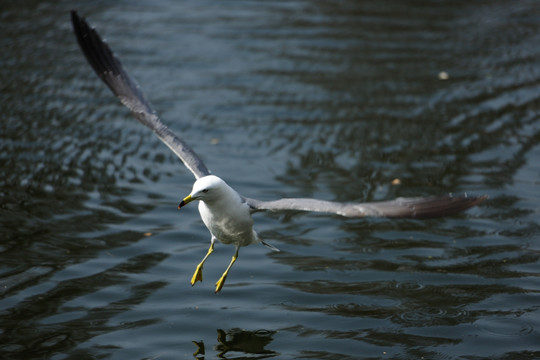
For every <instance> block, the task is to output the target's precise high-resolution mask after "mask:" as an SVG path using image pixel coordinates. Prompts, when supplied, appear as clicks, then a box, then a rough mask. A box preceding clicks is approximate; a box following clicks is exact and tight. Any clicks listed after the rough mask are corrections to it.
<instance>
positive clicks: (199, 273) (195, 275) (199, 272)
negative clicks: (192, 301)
mask: <svg viewBox="0 0 540 360" xmlns="http://www.w3.org/2000/svg"><path fill="white" fill-rule="evenodd" d="M202 268H203V264H202V263H201V264H199V265H197V268H196V269H195V272H194V273H193V276H192V277H191V286H193V285H195V283H196V282H197V281H201V282H202Z"/></svg>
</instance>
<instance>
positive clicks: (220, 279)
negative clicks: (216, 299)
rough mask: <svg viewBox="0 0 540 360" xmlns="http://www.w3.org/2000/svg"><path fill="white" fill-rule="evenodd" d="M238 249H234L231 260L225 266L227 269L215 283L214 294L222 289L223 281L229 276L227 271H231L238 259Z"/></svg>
mask: <svg viewBox="0 0 540 360" xmlns="http://www.w3.org/2000/svg"><path fill="white" fill-rule="evenodd" d="M238 249H240V247H239V246H237V247H236V251H235V252H234V255H233V257H232V259H231V263H230V264H229V266H227V269H226V270H225V272H224V273H223V275H221V277H220V278H219V280H218V282H217V283H216V294H217V293H218V292H220V291H221V289H222V288H223V285H225V280H226V279H227V275H229V270H231V266H233V264H234V263H235V261H236V259H237V258H238Z"/></svg>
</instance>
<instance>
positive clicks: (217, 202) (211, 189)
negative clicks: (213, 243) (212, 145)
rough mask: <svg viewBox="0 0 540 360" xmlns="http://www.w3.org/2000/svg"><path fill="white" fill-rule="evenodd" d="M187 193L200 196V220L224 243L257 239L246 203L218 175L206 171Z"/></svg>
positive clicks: (243, 242)
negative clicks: (206, 174)
mask: <svg viewBox="0 0 540 360" xmlns="http://www.w3.org/2000/svg"><path fill="white" fill-rule="evenodd" d="M205 190H206V192H203V191H205ZM190 196H191V198H192V199H193V198H195V199H196V200H200V201H199V213H200V214H201V219H202V221H203V222H204V224H205V225H206V227H207V228H208V230H209V231H210V233H211V234H212V235H213V236H214V237H215V238H216V239H217V240H219V241H220V242H222V243H223V244H233V245H236V246H248V245H250V244H254V243H257V242H260V240H259V237H258V235H257V233H256V232H255V231H254V230H253V218H252V217H251V211H250V208H249V206H248V204H247V203H246V202H245V201H244V199H243V198H242V197H241V196H240V195H239V194H238V193H237V192H236V191H235V190H234V189H233V188H231V187H230V186H229V185H227V183H226V182H225V181H223V180H222V179H220V178H219V177H217V176H215V175H208V176H205V177H202V178H200V179H198V180H197V181H196V182H195V184H194V185H193V191H192V192H191V194H190Z"/></svg>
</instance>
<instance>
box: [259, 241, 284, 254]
mask: <svg viewBox="0 0 540 360" xmlns="http://www.w3.org/2000/svg"><path fill="white" fill-rule="evenodd" d="M261 244H263V245H264V246H266V247H269V248H270V249H271V250H272V251H277V252H279V251H280V250H279V249H278V248H277V247H275V246H272V245H270V244H269V243H267V242H266V241H264V240H261Z"/></svg>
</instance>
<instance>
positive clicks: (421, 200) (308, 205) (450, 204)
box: [245, 194, 487, 219]
mask: <svg viewBox="0 0 540 360" xmlns="http://www.w3.org/2000/svg"><path fill="white" fill-rule="evenodd" d="M486 199H487V196H485V195H484V196H478V197H476V196H473V197H469V196H467V195H466V194H464V195H461V196H452V195H447V196H431V197H414V198H403V197H400V198H397V199H394V200H390V201H379V202H370V203H353V202H350V203H340V202H334V201H325V200H317V199H302V198H299V199H294V198H290V199H287V198H286V199H280V200H275V201H260V200H255V199H250V198H245V201H246V203H247V204H248V205H249V206H250V207H251V209H252V210H253V211H254V212H255V211H261V210H269V211H284V210H296V211H314V212H323V213H334V214H338V215H341V216H345V217H384V218H415V219H426V218H437V217H443V216H449V215H454V214H457V213H459V212H461V211H464V210H467V209H469V208H471V207H473V206H476V205H478V204H480V203H481V202H483V201H484V200H486Z"/></svg>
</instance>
